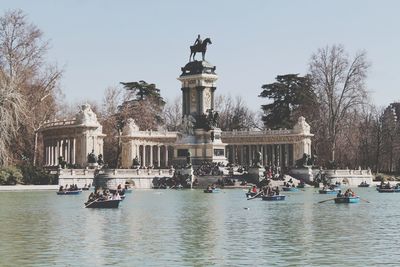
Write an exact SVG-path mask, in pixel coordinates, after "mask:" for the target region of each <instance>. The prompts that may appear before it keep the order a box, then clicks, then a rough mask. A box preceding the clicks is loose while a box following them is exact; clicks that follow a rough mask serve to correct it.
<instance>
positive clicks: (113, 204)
mask: <svg viewBox="0 0 400 267" xmlns="http://www.w3.org/2000/svg"><path fill="white" fill-rule="evenodd" d="M120 202H121V200H119V199H118V200H95V201H92V202H86V203H85V208H92V209H116V208H118V206H119V203H120Z"/></svg>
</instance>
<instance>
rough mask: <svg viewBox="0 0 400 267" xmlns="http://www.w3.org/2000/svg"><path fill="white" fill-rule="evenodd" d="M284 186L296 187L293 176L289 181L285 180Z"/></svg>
mask: <svg viewBox="0 0 400 267" xmlns="http://www.w3.org/2000/svg"><path fill="white" fill-rule="evenodd" d="M283 186H284V187H296V186H295V185H294V183H293V179H292V178H290V179H289V181H287V182H286V181H285V182H283Z"/></svg>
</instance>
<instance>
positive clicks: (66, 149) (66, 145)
mask: <svg viewBox="0 0 400 267" xmlns="http://www.w3.org/2000/svg"><path fill="white" fill-rule="evenodd" d="M64 143H65V145H64V160H65V162H68V160H69V156H68V152H69V149H68V148H69V142H68V139H65V141H64Z"/></svg>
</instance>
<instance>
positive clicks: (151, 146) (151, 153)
mask: <svg viewBox="0 0 400 267" xmlns="http://www.w3.org/2000/svg"><path fill="white" fill-rule="evenodd" d="M149 147H150V164H149V166H154V164H153V148H154V146H153V145H150V146H149Z"/></svg>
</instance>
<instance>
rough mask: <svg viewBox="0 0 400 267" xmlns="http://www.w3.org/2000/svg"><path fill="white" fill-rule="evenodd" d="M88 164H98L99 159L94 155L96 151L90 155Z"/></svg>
mask: <svg viewBox="0 0 400 267" xmlns="http://www.w3.org/2000/svg"><path fill="white" fill-rule="evenodd" d="M88 163H97V157H96V155H95V154H94V149H92V152H90V153H89V154H88Z"/></svg>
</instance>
